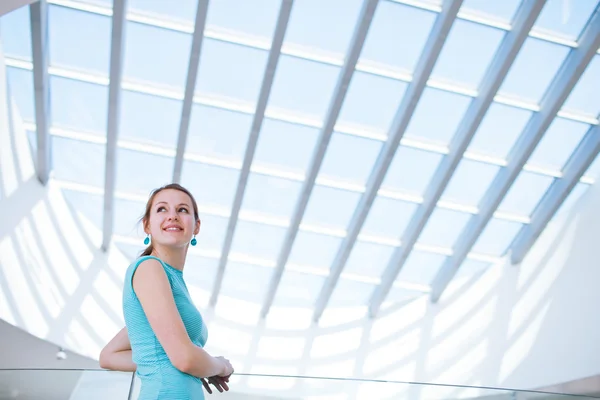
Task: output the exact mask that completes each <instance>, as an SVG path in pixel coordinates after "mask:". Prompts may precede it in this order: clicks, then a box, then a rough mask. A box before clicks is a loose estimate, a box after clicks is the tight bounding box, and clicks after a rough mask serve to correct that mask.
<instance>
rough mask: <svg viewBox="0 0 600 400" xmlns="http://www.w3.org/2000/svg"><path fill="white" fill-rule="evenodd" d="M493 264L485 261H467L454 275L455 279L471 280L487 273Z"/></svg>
mask: <svg viewBox="0 0 600 400" xmlns="http://www.w3.org/2000/svg"><path fill="white" fill-rule="evenodd" d="M491 266H492V264H491V263H488V262H484V261H477V260H470V259H468V258H467V259H466V260H465V261H463V263H462V264H461V266H460V268H459V269H458V271H456V274H455V275H454V279H461V278H471V277H474V276H476V275H479V274H480V273H483V272H484V271H486V270H487V269H488V268H489V267H491Z"/></svg>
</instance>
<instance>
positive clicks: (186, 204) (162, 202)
mask: <svg viewBox="0 0 600 400" xmlns="http://www.w3.org/2000/svg"><path fill="white" fill-rule="evenodd" d="M159 204H166V205H169V203H167V202H166V201H159V202H158V203H156V204H155V205H159ZM177 206H187V207H189V206H190V205H189V204H188V203H179V204H177Z"/></svg>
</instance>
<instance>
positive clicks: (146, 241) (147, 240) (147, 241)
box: [144, 235, 150, 246]
mask: <svg viewBox="0 0 600 400" xmlns="http://www.w3.org/2000/svg"><path fill="white" fill-rule="evenodd" d="M148 243H150V235H146V239H144V244H145V245H146V246H148Z"/></svg>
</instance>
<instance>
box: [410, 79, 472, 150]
mask: <svg viewBox="0 0 600 400" xmlns="http://www.w3.org/2000/svg"><path fill="white" fill-rule="evenodd" d="M470 102H471V98H470V97H466V96H461V95H458V94H454V93H450V92H444V91H442V90H437V89H431V88H426V89H425V91H424V92H423V97H421V100H420V101H419V104H418V105H417V108H416V110H415V112H414V113H413V116H412V118H411V120H410V123H409V125H408V128H407V134H408V135H410V136H418V137H422V138H427V139H429V140H431V141H433V142H438V143H442V144H449V143H450V141H451V140H452V138H453V137H454V133H455V132H456V129H457V128H458V125H459V124H460V121H461V120H462V118H463V115H464V113H465V111H467V107H468V106H469V104H470Z"/></svg>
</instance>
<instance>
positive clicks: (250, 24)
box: [206, 0, 281, 37]
mask: <svg viewBox="0 0 600 400" xmlns="http://www.w3.org/2000/svg"><path fill="white" fill-rule="evenodd" d="M280 4H281V2H280V1H278V0H255V1H252V2H249V1H243V0H241V1H240V0H217V1H211V2H209V3H208V16H207V21H206V23H207V24H208V25H216V26H218V27H220V28H226V29H229V30H233V31H237V32H243V33H247V34H250V35H255V36H266V37H271V36H272V35H273V33H274V31H275V25H276V23H277V16H278V14H279V7H280ZM232 10H236V12H232Z"/></svg>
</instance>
